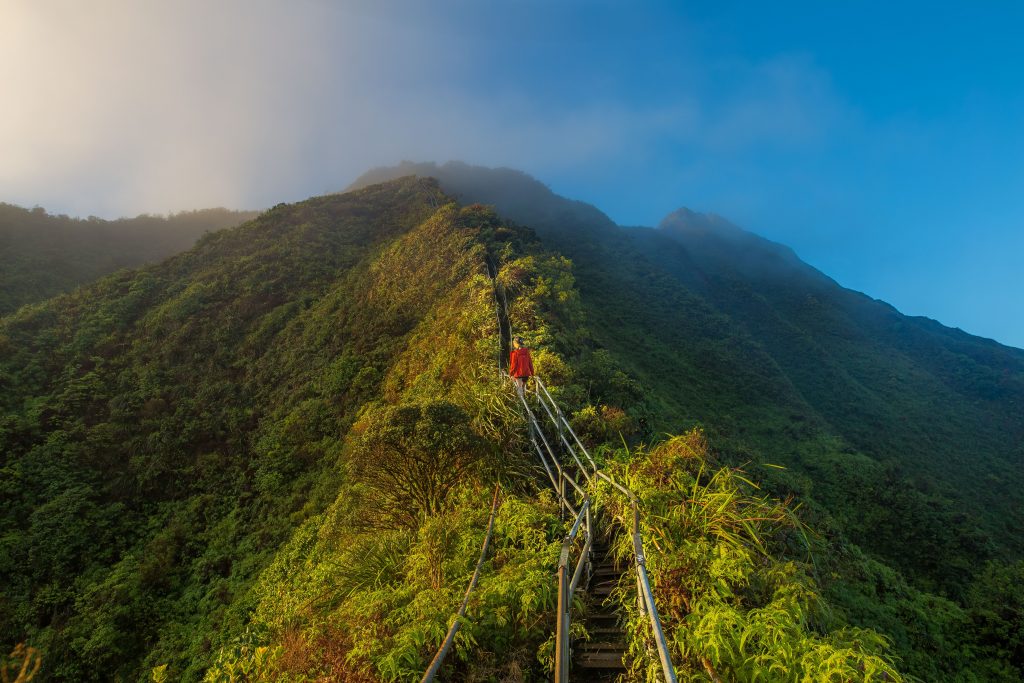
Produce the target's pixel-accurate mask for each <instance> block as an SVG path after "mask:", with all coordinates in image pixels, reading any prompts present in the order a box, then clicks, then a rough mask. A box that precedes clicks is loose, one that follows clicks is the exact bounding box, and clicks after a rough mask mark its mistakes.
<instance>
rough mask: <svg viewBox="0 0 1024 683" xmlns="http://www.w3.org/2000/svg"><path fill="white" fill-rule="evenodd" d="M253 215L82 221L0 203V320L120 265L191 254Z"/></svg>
mask: <svg viewBox="0 0 1024 683" xmlns="http://www.w3.org/2000/svg"><path fill="white" fill-rule="evenodd" d="M255 216H256V213H255V212H252V211H228V210H227V209H206V210H203V211H188V212H182V213H178V214H173V215H171V216H169V217H167V218H163V217H159V216H145V215H143V216H138V217H136V218H122V219H119V220H116V221H106V220H102V219H99V218H95V217H91V218H89V219H88V220H79V219H73V218H68V217H67V216H52V215H50V214H48V213H46V212H45V211H44V210H43V209H40V208H35V209H32V210H29V209H23V208H21V207H18V206H12V205H10V204H2V203H0V316H2V315H7V314H8V313H11V312H12V311H14V310H15V309H17V308H18V307H20V306H23V305H25V304H28V303H35V302H37V301H42V300H44V299H48V298H50V297H51V296H55V295H56V294H60V293H61V292H66V291H69V290H71V289H73V288H75V287H77V286H79V285H83V284H85V283H87V282H91V281H93V280H95V279H97V278H99V277H101V276H103V275H107V274H109V273H112V272H114V271H115V270H118V269H120V268H130V267H135V266H140V265H142V264H143V263H151V262H155V261H160V260H162V259H165V258H167V257H168V256H171V255H172V254H176V253H178V252H181V251H184V250H185V249H188V248H189V247H191V246H192V245H193V244H194V243H195V241H196V240H197V239H199V238H200V237H202V235H203V233H204V232H212V231H216V230H220V229H222V228H229V227H232V226H235V225H238V224H239V223H242V222H244V221H247V220H249V219H251V218H254V217H255Z"/></svg>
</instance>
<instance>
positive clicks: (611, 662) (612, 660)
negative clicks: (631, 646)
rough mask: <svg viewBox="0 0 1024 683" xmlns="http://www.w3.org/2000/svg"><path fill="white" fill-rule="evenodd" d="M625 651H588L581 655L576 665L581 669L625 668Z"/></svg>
mask: <svg viewBox="0 0 1024 683" xmlns="http://www.w3.org/2000/svg"><path fill="white" fill-rule="evenodd" d="M624 656H625V652H623V651H618V652H611V651H608V652H588V653H586V654H583V655H580V656H579V658H578V659H577V660H576V665H577V666H579V667H580V668H581V669H625V668H626V663H625V662H624V661H623V658H624Z"/></svg>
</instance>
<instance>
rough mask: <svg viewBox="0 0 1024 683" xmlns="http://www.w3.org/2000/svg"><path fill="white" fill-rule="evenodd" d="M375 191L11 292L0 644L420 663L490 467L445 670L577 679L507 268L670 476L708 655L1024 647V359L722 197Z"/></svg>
mask: <svg viewBox="0 0 1024 683" xmlns="http://www.w3.org/2000/svg"><path fill="white" fill-rule="evenodd" d="M410 173H417V174H419V175H420V176H428V175H431V176H438V177H439V181H436V180H432V179H429V178H425V177H420V178H416V177H408V176H409V174H410ZM399 176H407V177H399ZM392 178H395V179H392ZM381 181H386V182H381ZM358 185H359V187H357V188H354V189H352V190H351V191H349V192H346V193H342V194H337V195H329V196H324V197H317V198H313V199H310V200H307V201H305V202H300V203H297V204H293V205H279V206H278V207H275V208H274V209H272V210H270V211H267V212H265V213H263V214H261V215H259V216H258V217H256V218H254V219H253V220H250V221H248V222H246V223H244V224H242V225H240V226H238V227H234V228H230V229H226V230H220V231H218V232H213V233H211V234H208V235H205V236H204V237H202V238H201V239H200V240H199V242H198V243H197V244H196V245H195V246H194V247H193V248H192V249H190V250H188V251H186V252H184V253H181V254H179V255H176V256H173V257H171V258H169V259H167V260H165V261H163V262H161V263H158V264H155V265H148V266H144V267H142V268H138V269H136V270H121V271H119V272H116V273H114V274H111V275H108V276H106V277H104V278H102V279H100V280H98V281H96V282H94V283H92V284H89V285H87V286H84V287H81V288H79V289H77V290H75V291H72V292H69V293H66V294H62V295H60V296H57V297H56V298H53V299H50V300H48V301H45V302H42V303H38V304H35V305H32V306H26V307H23V308H21V309H20V310H18V311H16V312H14V313H11V314H10V315H7V316H6V317H4V318H0V454H2V455H0V457H2V460H0V489H2V495H0V544H2V547H0V586H2V591H0V650H2V652H0V654H2V653H7V652H12V651H13V650H14V648H15V646H16V645H17V644H19V643H27V644H28V645H30V646H31V647H33V648H36V649H37V650H38V652H39V654H40V656H41V658H42V660H41V661H42V664H41V666H40V670H39V673H38V679H39V680H54V681H65V680H67V681H72V680H73V681H88V680H96V681H101V680H103V681H106V680H121V681H128V680H138V681H147V680H158V681H160V680H167V681H170V680H185V681H196V680H210V681H242V680H267V681H270V680H274V681H278V680H290V681H314V680H347V681H372V680H389V681H396V680H419V676H420V675H421V674H422V672H423V670H424V669H425V668H426V665H427V663H428V662H429V660H430V658H431V657H432V656H433V654H434V651H435V649H436V647H437V646H438V644H439V643H440V642H441V640H442V638H443V637H444V633H445V630H446V629H447V627H448V624H449V622H450V620H451V616H452V615H453V614H454V612H455V609H456V607H457V605H458V603H459V601H460V600H461V598H462V592H463V591H464V590H465V586H466V582H467V580H468V577H469V575H470V573H472V571H473V565H474V564H475V562H476V558H477V554H478V552H479V548H480V543H481V539H482V537H483V534H484V529H485V526H486V524H487V517H488V510H489V508H490V503H491V492H492V490H493V487H494V485H495V484H498V486H499V489H498V490H499V492H500V495H499V499H498V500H499V505H498V508H497V513H496V514H495V517H494V520H495V522H494V537H493V540H492V551H491V553H490V557H489V559H488V561H487V562H486V565H485V568H484V571H483V573H482V575H481V578H480V583H479V585H478V587H477V589H476V591H475V592H474V596H473V601H472V605H471V609H470V614H469V618H467V619H466V620H465V623H464V626H463V629H462V630H461V632H460V635H459V637H458V638H457V640H456V648H455V652H454V654H453V655H452V656H451V657H450V661H449V662H447V664H446V666H445V668H444V669H443V670H442V677H443V678H445V679H446V680H469V681H473V680H479V681H484V680H508V681H517V680H522V681H527V680H545V679H547V678H549V676H550V670H551V667H552V648H553V629H554V611H553V605H554V601H555V596H554V594H553V590H554V583H553V580H552V577H553V572H554V568H555V566H556V565H557V562H558V552H559V546H560V544H561V539H562V536H563V535H564V534H565V532H566V522H565V520H564V519H563V518H561V517H560V515H559V509H558V505H557V504H556V503H555V501H554V499H553V498H552V496H551V494H550V492H549V491H547V490H546V489H545V487H544V486H543V480H542V479H541V476H542V473H541V472H539V470H538V467H537V464H536V462H535V459H534V456H533V455H532V454H531V453H530V451H529V444H528V443H526V441H525V433H526V432H525V429H524V423H523V417H522V415H521V414H520V412H519V411H518V409H517V406H516V403H515V395H514V393H512V392H511V391H510V390H509V389H508V387H507V386H506V385H505V384H503V383H502V382H501V381H500V378H499V374H498V365H499V359H500V357H501V355H502V350H501V342H500V336H499V327H500V325H499V322H500V321H499V319H498V318H500V316H499V315H498V314H497V313H496V306H495V296H494V293H495V287H496V286H498V287H500V289H501V291H502V292H503V293H505V294H506V295H507V300H508V304H507V307H506V309H505V312H506V314H507V318H508V323H509V324H511V326H512V327H513V328H514V329H515V330H517V331H519V332H521V333H522V334H523V335H524V336H525V337H526V339H527V342H528V345H529V346H530V347H531V348H532V349H533V354H534V362H535V365H536V367H537V371H538V373H539V374H540V375H541V376H543V377H544V378H545V380H546V381H547V382H548V383H549V384H550V385H551V387H552V390H553V393H554V395H555V399H556V400H557V401H558V402H559V403H560V404H561V405H563V407H564V408H565V410H566V412H567V413H568V414H569V416H570V419H571V422H572V424H573V425H574V427H575V428H576V430H577V432H578V433H579V434H580V436H581V438H583V439H584V440H585V441H586V442H587V443H588V445H589V446H590V447H591V449H592V451H593V452H594V453H595V454H596V457H598V458H599V459H600V461H601V463H602V464H603V465H604V466H605V467H606V468H607V469H608V471H610V472H614V473H615V475H616V476H617V477H619V478H620V479H621V480H622V481H624V482H628V484H629V485H630V487H631V488H632V489H633V490H634V491H636V492H637V495H638V496H639V497H640V499H641V500H642V501H643V504H644V505H643V509H644V510H645V513H644V517H643V519H642V524H643V528H644V531H645V533H646V534H647V535H648V537H650V538H652V539H655V542H654V543H653V544H652V545H651V547H650V548H649V557H648V562H649V567H650V571H651V575H652V579H653V581H654V584H655V591H656V598H657V602H658V604H659V606H660V607H662V609H663V616H664V620H665V628H666V633H667V635H668V637H669V638H670V642H671V645H672V651H673V658H674V661H675V663H676V666H677V668H678V670H679V673H680V677H681V679H686V680H741V681H753V680H793V681H798V680H904V679H907V680H911V679H912V678H911V677H917V678H921V679H924V680H961V681H981V680H1018V679H1019V678H1020V677H1021V675H1022V673H1024V616H1022V608H1024V588H1022V586H1024V564H1022V562H1021V550H1022V549H1021V542H1022V536H1021V533H1020V532H1021V528H1022V520H1021V509H1022V508H1021V505H1020V503H1021V500H1020V498H1021V496H1022V493H1021V488H1020V486H1019V484H1020V483H1022V482H1020V478H1021V474H1020V472H1021V469H1020V464H1021V461H1022V459H1024V451H1022V450H1021V449H1022V445H1021V444H1022V443H1024V416H1022V411H1021V410H1020V407H1021V406H1022V405H1024V353H1022V352H1019V351H1017V350H1014V349H1009V348H1006V347H1001V346H999V345H998V344H995V343H993V342H988V341H985V340H980V339H977V338H974V337H970V336H969V335H966V334H963V333H961V332H958V331H954V330H948V329H946V328H942V327H941V326H938V325H937V324H935V323H933V322H931V321H926V320H921V319H913V318H906V317H904V316H901V315H899V314H898V313H897V312H896V311H894V310H892V309H891V308H889V307H887V306H885V305H884V304H882V303H880V302H875V301H872V300H870V299H868V298H867V297H864V296H862V295H859V294H856V293H853V292H849V291H847V290H843V289H842V288H840V287H838V285H836V284H835V283H834V282H832V281H831V280H829V279H828V278H826V277H825V276H823V275H821V274H820V273H817V272H816V271H813V269H810V268H809V267H807V266H806V265H804V264H802V263H800V262H799V260H798V259H796V257H795V256H794V255H792V253H791V252H788V251H787V250H785V249H783V248H781V247H779V246H778V245H773V244H771V243H767V242H765V241H763V240H760V239H759V238H756V237H754V236H753V235H750V234H749V233H745V232H743V231H741V230H739V229H738V228H735V226H729V225H727V224H724V225H723V224H722V222H721V221H718V220H711V219H708V217H702V216H698V215H688V214H685V213H680V214H677V215H674V216H673V217H671V218H670V219H668V220H666V222H665V223H664V224H663V225H662V226H661V227H660V228H658V229H656V230H655V229H639V228H637V229H623V228H620V227H618V226H616V225H614V224H613V223H611V221H609V220H608V219H607V218H606V217H604V216H603V215H602V214H600V212H598V211H597V210H596V209H593V207H589V206H587V205H584V204H580V203H578V202H570V201H568V200H564V199H562V198H559V197H557V196H555V195H552V194H551V193H550V192H549V191H547V189H546V188H544V187H543V186H541V185H540V184H539V183H536V181H533V180H532V179H529V178H528V177H526V176H523V175H522V174H517V173H515V172H510V171H486V170H484V169H473V168H469V167H465V166H447V167H429V168H422V167H412V168H410V167H403V168H399V169H383V170H380V171H377V172H375V173H374V174H372V175H370V176H368V177H367V178H365V179H364V180H363V181H362V182H360V183H359V184H358ZM482 204H489V205H493V206H495V207H496V208H497V211H495V210H494V209H492V208H489V207H487V206H483V205H482ZM511 221H514V222H511ZM526 226H528V227H526ZM492 276H493V278H492ZM673 435H675V436H673ZM425 483H428V484H429V485H424V484H425ZM594 495H595V499H596V500H597V505H598V510H599V511H600V513H601V514H602V515H605V516H606V517H607V518H608V519H609V520H615V519H621V518H622V517H624V515H626V511H625V510H624V509H623V507H622V501H621V500H620V499H619V498H617V497H616V495H615V493H614V491H611V490H608V489H607V488H602V487H600V486H598V487H596V488H595V491H594ZM620 540H621V539H620ZM619 551H620V552H621V551H622V549H621V548H620V549H619ZM615 596H620V594H619V593H616V594H615ZM621 597H622V600H623V604H622V611H623V613H624V614H627V615H628V624H627V631H628V632H629V633H630V634H631V638H632V641H631V643H632V644H631V651H632V652H633V653H634V656H633V657H632V659H631V663H630V666H631V668H630V671H629V672H628V676H629V677H630V679H632V680H649V678H647V677H649V676H650V675H656V669H655V668H654V667H653V664H652V662H651V660H650V659H649V658H647V657H645V656H644V655H643V652H644V636H643V632H642V623H641V622H642V620H641V619H639V618H638V615H637V614H636V613H635V612H631V611H630V610H631V609H632V606H631V603H630V602H629V600H628V599H627V598H626V596H625V593H622V594H621ZM574 609H581V610H586V609H587V605H585V604H582V605H578V606H576V607H574ZM589 635H590V634H586V633H582V632H577V633H576V634H575V635H574V637H575V638H577V639H581V640H582V639H586V638H587V637H588V636H589ZM20 652H21V653H22V654H24V650H21V651H20ZM0 664H2V665H3V666H5V667H6V666H7V665H9V664H11V662H9V661H3V662H0ZM4 670H5V671H6V668H5V669H4Z"/></svg>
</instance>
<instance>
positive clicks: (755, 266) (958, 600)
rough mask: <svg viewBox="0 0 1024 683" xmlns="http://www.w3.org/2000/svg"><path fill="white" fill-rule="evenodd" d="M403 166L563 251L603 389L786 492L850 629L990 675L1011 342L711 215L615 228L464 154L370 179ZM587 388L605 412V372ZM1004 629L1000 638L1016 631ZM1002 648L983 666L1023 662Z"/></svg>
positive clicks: (949, 673)
mask: <svg viewBox="0 0 1024 683" xmlns="http://www.w3.org/2000/svg"><path fill="white" fill-rule="evenodd" d="M413 173H415V174H419V175H431V176H435V177H437V178H438V179H439V180H440V182H441V186H442V187H443V188H444V189H445V190H446V191H447V192H449V193H451V194H453V195H455V196H457V197H459V198H460V199H462V200H464V201H479V202H484V203H487V204H494V205H495V206H496V207H497V209H498V211H499V212H500V213H501V214H502V215H505V216H508V217H510V218H512V219H513V220H517V221H519V222H522V223H524V224H528V225H530V226H531V227H532V228H534V229H535V230H536V231H537V234H538V235H539V236H540V237H541V238H542V240H543V241H544V243H545V245H547V246H548V247H549V248H553V249H557V250H558V251H559V252H560V253H562V254H564V255H566V256H568V257H569V258H570V259H571V260H572V262H573V272H574V275H575V277H576V282H577V285H578V290H579V296H580V303H581V308H582V311H583V314H584V316H585V320H586V325H587V327H588V329H589V339H588V343H589V344H591V345H593V347H594V349H595V351H598V352H600V353H601V354H602V356H600V358H603V360H601V363H603V364H606V365H608V366H610V367H613V368H616V369H617V370H619V371H621V372H623V373H624V374H625V375H626V376H627V377H629V378H631V382H632V384H637V383H638V384H639V386H642V388H643V392H642V393H634V392H632V391H630V382H619V384H618V386H619V387H620V388H621V389H622V391H620V392H619V393H618V394H617V395H616V398H615V400H612V401H609V403H610V404H612V405H615V406H620V407H622V408H625V409H626V412H627V415H628V416H632V419H633V421H634V422H635V423H636V427H637V429H636V433H637V434H638V436H639V438H642V439H643V440H645V441H647V442H652V441H659V440H661V439H662V438H663V435H664V433H666V432H669V433H680V432H685V431H686V430H688V429H690V428H692V427H694V426H701V427H703V428H704V429H705V431H706V433H707V434H708V436H709V438H710V439H711V441H712V442H713V443H714V444H715V448H716V449H717V451H718V453H719V457H720V458H721V460H722V461H723V463H725V464H729V465H733V466H743V467H745V468H746V469H747V470H748V471H749V472H750V473H751V475H752V476H753V477H754V478H756V480H757V481H758V482H759V483H760V485H761V486H762V488H763V489H764V490H765V491H766V492H768V493H771V494H773V495H774V496H776V497H778V498H782V499H785V498H788V497H790V496H796V497H797V498H798V499H799V500H800V501H801V502H802V506H803V515H804V517H805V518H806V519H807V521H808V522H810V523H811V524H812V525H813V526H814V527H815V528H816V529H818V530H819V531H820V532H821V533H822V535H823V536H824V538H825V539H826V541H827V542H828V543H829V544H830V545H831V551H830V553H829V555H830V556H833V557H836V558H841V563H840V565H837V566H835V567H834V568H833V569H834V571H833V572H831V573H830V574H829V575H827V576H824V577H823V579H824V581H823V583H824V586H823V590H824V591H825V593H826V594H827V596H828V597H829V598H830V599H831V602H832V603H833V604H835V606H836V609H837V610H840V611H843V612H844V613H845V614H846V615H847V617H848V618H849V619H850V621H851V623H852V624H854V625H858V626H861V627H866V628H873V629H877V630H879V631H881V632H883V633H885V634H886V635H887V636H888V637H889V638H891V639H892V640H893V642H894V644H895V647H896V650H897V651H898V653H899V654H900V656H901V657H902V658H903V661H904V662H905V666H906V668H907V670H908V671H910V672H911V673H914V674H916V675H918V676H920V677H922V678H924V679H927V680H937V679H953V678H955V677H956V676H957V675H962V676H963V677H967V678H969V677H970V676H973V675H979V676H982V677H985V676H987V675H988V674H976V673H974V672H977V671H986V670H987V669H988V667H989V663H988V662H989V660H988V656H987V655H981V654H980V651H976V650H971V648H970V647H968V643H969V642H970V636H969V634H970V633H972V632H973V629H974V628H975V627H976V624H977V622H978V619H977V618H976V617H975V616H974V614H975V609H976V604H977V603H976V602H975V601H976V599H977V598H976V596H977V595H979V593H983V592H985V591H986V590H988V589H987V588H984V587H980V586H979V582H980V583H981V584H984V585H987V582H988V580H987V579H986V578H985V577H986V576H989V575H990V572H995V573H996V574H1001V575H1009V574H1012V573H1013V572H1014V571H1015V570H1016V569H1015V568H1017V567H1019V562H1020V561H1021V560H1022V559H1024V467H1022V465H1024V411H1021V410H1020V406H1022V405H1024V352H1022V351H1020V350H1018V349H1012V348H1008V347H1004V346H1001V345H999V344H997V343H995V342H992V341H989V340H985V339H979V338H977V337H972V336H970V335H968V334H965V333H963V332H961V331H959V330H952V329H949V328H945V327H943V326H941V325H939V324H938V323H935V322H934V321H931V320H927V319H923V318H912V317H908V316H903V315H900V314H899V313H898V312H897V311H895V310H894V309H892V308H891V307H890V306H888V305H886V304H885V303H883V302H880V301H875V300H872V299H870V298H868V297H866V296H864V295H862V294H859V293H857V292H851V291H849V290H845V289H843V288H842V287H840V286H838V285H837V284H836V283H835V282H833V281H832V280H830V279H828V278H827V277H825V276H824V275H822V274H821V273H819V272H818V271H816V270H814V269H813V268H811V267H810V266H808V265H807V264H804V263H802V262H801V261H799V259H798V258H796V256H795V255H794V254H793V253H792V252H791V251H789V250H788V249H785V248H784V247H781V246H780V245H777V244H773V243H771V242H768V241H766V240H763V239H760V238H757V237H756V236H754V235H751V234H750V233H747V232H745V231H742V230H740V229H739V228H736V227H735V226H730V225H728V224H727V223H726V222H725V221H723V220H722V219H717V218H709V217H702V216H699V215H693V214H687V212H679V213H677V214H675V215H673V216H672V217H670V219H667V220H666V221H665V222H664V224H663V225H662V226H660V228H659V229H649V228H620V227H619V226H616V225H615V224H614V223H613V222H612V221H611V220H609V219H608V218H607V217H606V216H604V215H603V214H601V213H600V212H599V211H598V210H597V209H595V208H594V207H592V206H589V205H586V204H581V203H580V202H574V201H570V200H567V199H564V198H562V197H558V196H557V195H554V194H553V193H552V192H551V191H550V190H548V189H547V188H546V187H544V186H543V185H542V184H540V183H539V182H537V181H535V180H533V179H532V178H529V177H528V176H526V175H524V174H522V173H519V172H515V171H510V170H505V169H500V170H490V169H482V168H474V167H469V166H466V165H464V164H446V165H444V166H435V165H432V164H422V165H417V164H404V165H403V166H400V167H397V168H394V169H377V170H375V171H373V172H371V173H369V174H367V177H366V180H367V181H377V180H381V179H386V178H388V177H393V176H395V175H403V174H413ZM361 182H363V181H360V182H357V183H356V184H355V186H357V187H358V186H359V185H360V184H361ZM592 357H594V358H598V357H599V356H598V354H597V353H595V354H593V356H592ZM593 388H594V389H595V399H594V400H592V401H591V402H592V403H594V404H595V406H596V409H597V410H598V412H600V407H599V405H600V401H599V400H597V398H596V396H597V395H598V394H597V392H600V391H608V390H610V387H593ZM768 464H781V465H784V466H785V467H786V469H777V468H774V467H769V466H768ZM833 575H834V576H833ZM1011 613H1013V612H1011ZM1014 614H1019V612H1017V613H1014ZM1014 619H1015V618H1010V619H1009V621H1010V622H1014ZM986 623H987V622H986ZM1014 623H1018V624H1019V623H1020V621H1019V619H1018V620H1016V621H1015V622H1014ZM985 628H987V627H985ZM1006 637H1007V639H1006V640H1000V642H1001V643H1003V645H1001V646H1000V647H1004V646H1005V647H1007V648H1008V649H1004V650H1001V651H1003V652H1012V651H1015V650H1014V648H1013V646H1010V645H1008V643H1012V642H1016V641H1019V639H1020V631H1019V630H1016V631H1014V630H1013V629H1012V628H1011V629H1010V631H1008V632H1006ZM965 648H966V649H965ZM972 653H973V654H972ZM975 657H976V658H975ZM1004 661H1010V662H1012V665H1011V667H1013V668H1011V669H1008V671H1010V672H1011V673H1010V674H1005V673H1002V674H992V676H994V677H995V678H996V679H999V678H1000V677H1001V678H1004V679H1005V678H1008V679H1010V680H1013V679H1016V678H1017V677H1019V676H1020V675H1021V674H1019V673H1017V672H1018V671H1021V670H1024V661H1022V660H1021V659H1020V657H1019V656H1017V657H1016V658H1012V657H1011V658H1010V659H1009V660H1004ZM997 668H998V667H997ZM958 672H959V673H958Z"/></svg>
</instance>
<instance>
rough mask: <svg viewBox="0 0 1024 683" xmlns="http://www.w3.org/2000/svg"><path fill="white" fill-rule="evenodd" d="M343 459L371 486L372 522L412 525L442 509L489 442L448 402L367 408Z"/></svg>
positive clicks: (465, 478)
mask: <svg viewBox="0 0 1024 683" xmlns="http://www.w3.org/2000/svg"><path fill="white" fill-rule="evenodd" d="M356 429H357V430H358V431H361V433H360V434H359V437H358V442H357V444H356V445H355V447H354V448H353V449H352V452H351V454H350V457H349V467H350V469H351V472H352V476H353V477H354V479H356V480H357V481H359V482H362V483H364V484H365V485H367V486H369V487H370V488H372V489H373V490H374V495H375V497H376V499H377V500H378V501H379V505H378V507H379V513H378V515H379V516H377V517H376V520H375V521H377V522H378V523H380V524H382V525H385V526H396V525H404V526H407V527H409V528H416V527H418V526H419V525H420V524H421V523H422V521H423V520H424V519H425V518H427V517H431V516H434V515H437V514H439V513H441V512H443V511H444V510H445V508H446V506H447V503H448V500H449V497H450V496H451V494H452V491H453V490H454V489H455V488H456V487H458V486H460V485H463V484H465V483H466V482H467V481H468V480H469V479H470V477H471V476H472V475H473V473H474V469H475V468H477V467H478V466H479V464H480V461H481V460H482V459H483V458H484V456H485V455H486V453H487V451H488V450H489V448H490V445H489V444H488V443H487V442H486V441H484V440H483V439H482V438H480V437H479V436H478V435H477V434H475V433H474V432H473V430H472V427H471V425H470V418H469V415H468V414H467V413H466V412H465V411H464V410H462V409H461V408H459V407H458V406H455V405H453V404H451V403H447V402H443V401H438V402H433V403H427V404H423V405H411V406H385V407H383V408H379V409H377V410H371V411H369V412H368V413H367V414H366V415H365V416H364V417H363V418H362V420H361V424H360V425H357V426H356Z"/></svg>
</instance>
